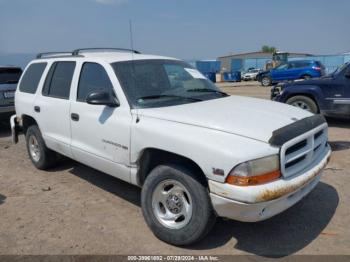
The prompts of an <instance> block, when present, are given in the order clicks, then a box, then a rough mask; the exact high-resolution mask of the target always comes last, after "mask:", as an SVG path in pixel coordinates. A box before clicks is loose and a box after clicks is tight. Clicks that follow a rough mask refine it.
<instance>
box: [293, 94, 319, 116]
mask: <svg viewBox="0 0 350 262" xmlns="http://www.w3.org/2000/svg"><path fill="white" fill-rule="evenodd" d="M286 103H287V104H289V105H292V106H295V107H299V108H301V109H304V110H307V111H309V112H311V113H314V114H317V113H318V107H317V104H316V103H315V102H314V101H313V100H312V99H311V98H309V97H307V96H293V97H291V98H289V99H288V100H287V102H286Z"/></svg>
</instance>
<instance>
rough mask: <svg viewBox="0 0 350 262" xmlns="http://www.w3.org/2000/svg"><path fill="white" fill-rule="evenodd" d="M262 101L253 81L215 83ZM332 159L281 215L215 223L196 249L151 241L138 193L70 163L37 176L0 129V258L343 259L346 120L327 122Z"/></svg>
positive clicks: (349, 157) (349, 172)
mask: <svg viewBox="0 0 350 262" xmlns="http://www.w3.org/2000/svg"><path fill="white" fill-rule="evenodd" d="M219 86H220V87H221V88H222V89H223V90H225V91H227V92H229V93H231V94H235V95H248V96H254V97H259V98H268V97H269V89H268V88H263V87H260V86H257V85H256V83H254V82H251V83H241V84H219ZM329 125H330V129H329V136H330V143H331V145H332V148H333V151H334V153H333V156H332V159H331V161H330V163H329V165H328V166H327V168H326V170H325V175H324V176H323V178H322V182H321V183H319V185H318V186H317V187H316V188H315V189H314V190H313V191H312V192H311V193H310V194H309V195H308V196H307V197H305V199H304V200H303V201H301V202H299V203H298V204H296V205H295V206H294V207H292V208H290V209H289V210H287V211H286V212H284V213H282V214H280V215H278V216H276V217H274V218H271V219H269V220H267V221H263V222H259V223H241V222H236V221H230V220H224V219H219V220H218V221H217V223H216V225H215V227H214V229H213V230H212V231H211V233H210V234H209V235H208V236H207V237H206V238H205V239H204V240H202V241H201V242H200V243H198V244H196V245H193V246H189V247H186V248H180V247H174V246H171V245H168V244H165V243H163V242H161V241H159V240H158V239H156V238H155V237H154V236H153V234H152V233H151V232H150V230H149V229H148V228H147V226H146V224H145V222H144V220H143V217H142V213H141V209H140V189H139V188H137V187H135V186H132V185H129V184H127V183H124V182H122V181H120V180H118V179H116V178H113V177H111V176H108V175H105V174H102V173H100V172H98V171H95V170H93V169H91V168H89V167H86V166H84V165H82V164H79V163H77V162H74V161H72V160H69V159H62V160H60V164H59V165H58V167H57V168H55V169H52V170H50V171H46V172H44V171H39V170H36V169H35V168H34V167H33V165H32V164H31V162H30V160H29V159H28V156H27V152H26V148H25V143H24V139H23V137H21V139H20V142H19V144H17V145H12V144H11V142H10V131H9V127H8V125H7V124H1V125H0V254H19V255H23V254H41V255H44V254H124V255H125V254H177V255H180V254H181V255H183V254H198V255H199V254H216V255H219V254H256V255H261V256H266V257H271V256H286V255H291V254H348V255H350V227H349V224H350V205H349V204H348V203H350V199H349V198H350V190H349V186H350V121H341V120H334V119H330V120H329Z"/></svg>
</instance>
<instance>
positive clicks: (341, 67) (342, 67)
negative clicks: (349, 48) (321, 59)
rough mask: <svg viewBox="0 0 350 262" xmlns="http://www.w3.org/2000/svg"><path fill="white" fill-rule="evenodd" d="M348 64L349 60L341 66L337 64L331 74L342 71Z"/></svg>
mask: <svg viewBox="0 0 350 262" xmlns="http://www.w3.org/2000/svg"><path fill="white" fill-rule="evenodd" d="M349 64H350V62H347V63H345V64H343V65H342V66H339V67H338V68H337V69H336V70H335V71H334V72H333V73H331V75H335V74H338V73H339V72H341V71H343V70H344V69H345V68H346V67H347V66H348V65H349Z"/></svg>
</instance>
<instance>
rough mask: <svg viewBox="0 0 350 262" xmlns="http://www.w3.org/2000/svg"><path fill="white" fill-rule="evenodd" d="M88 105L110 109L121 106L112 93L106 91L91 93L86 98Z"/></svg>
mask: <svg viewBox="0 0 350 262" xmlns="http://www.w3.org/2000/svg"><path fill="white" fill-rule="evenodd" d="M86 103H88V104H90V105H105V106H109V107H118V106H120V103H119V101H118V99H117V98H116V97H115V96H114V95H112V94H111V93H110V92H106V91H94V92H91V93H90V94H89V95H88V96H87V98H86Z"/></svg>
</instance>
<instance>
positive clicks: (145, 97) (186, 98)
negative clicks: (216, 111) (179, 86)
mask: <svg viewBox="0 0 350 262" xmlns="http://www.w3.org/2000/svg"><path fill="white" fill-rule="evenodd" d="M167 97H169V98H179V99H184V100H192V101H203V100H202V99H199V98H194V97H188V96H177V95H153V96H142V97H139V98H138V99H137V101H140V100H154V99H159V98H167Z"/></svg>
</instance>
